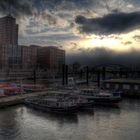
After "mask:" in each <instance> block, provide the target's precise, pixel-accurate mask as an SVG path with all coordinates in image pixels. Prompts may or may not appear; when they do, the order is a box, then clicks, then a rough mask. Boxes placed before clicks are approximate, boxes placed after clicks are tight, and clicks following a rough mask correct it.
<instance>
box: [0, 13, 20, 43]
mask: <svg viewBox="0 0 140 140" xmlns="http://www.w3.org/2000/svg"><path fill="white" fill-rule="evenodd" d="M9 44H10V45H17V44H18V24H16V19H15V18H14V17H12V16H11V15H7V16H5V17H2V18H0V45H9Z"/></svg>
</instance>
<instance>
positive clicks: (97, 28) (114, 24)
mask: <svg viewBox="0 0 140 140" xmlns="http://www.w3.org/2000/svg"><path fill="white" fill-rule="evenodd" d="M139 17H140V12H132V13H121V12H116V13H114V12H113V13H110V14H108V15H105V16H103V17H97V18H86V17H84V16H82V15H78V16H77V17H76V19H75V22H76V23H77V24H78V25H79V31H80V32H81V33H87V34H90V33H93V34H120V33H125V32H129V31H132V30H135V29H139V27H140V18H139Z"/></svg>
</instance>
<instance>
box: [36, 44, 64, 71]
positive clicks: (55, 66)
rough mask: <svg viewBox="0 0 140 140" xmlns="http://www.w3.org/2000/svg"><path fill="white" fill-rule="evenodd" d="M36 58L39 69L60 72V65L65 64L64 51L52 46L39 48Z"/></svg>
mask: <svg viewBox="0 0 140 140" xmlns="http://www.w3.org/2000/svg"><path fill="white" fill-rule="evenodd" d="M37 57H38V65H39V67H40V68H41V69H47V70H50V71H53V72H61V71H62V65H63V64H65V51H64V50H61V49H58V48H57V47H54V46H49V47H41V48H39V49H38V56H37Z"/></svg>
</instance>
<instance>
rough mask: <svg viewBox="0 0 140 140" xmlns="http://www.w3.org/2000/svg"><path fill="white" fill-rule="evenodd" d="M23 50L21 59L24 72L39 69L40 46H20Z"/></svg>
mask: <svg viewBox="0 0 140 140" xmlns="http://www.w3.org/2000/svg"><path fill="white" fill-rule="evenodd" d="M19 47H20V48H21V59H22V69H23V70H33V69H35V68H37V49H38V47H39V46H35V45H31V46H23V45H21V46H19Z"/></svg>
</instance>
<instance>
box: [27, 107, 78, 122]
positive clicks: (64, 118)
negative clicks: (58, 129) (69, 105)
mask: <svg viewBox="0 0 140 140" xmlns="http://www.w3.org/2000/svg"><path fill="white" fill-rule="evenodd" d="M28 113H31V114H32V115H35V116H38V117H42V118H44V119H47V120H50V121H57V122H59V123H78V118H77V114H57V113H49V112H42V111H38V110H33V109H29V108H28Z"/></svg>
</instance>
